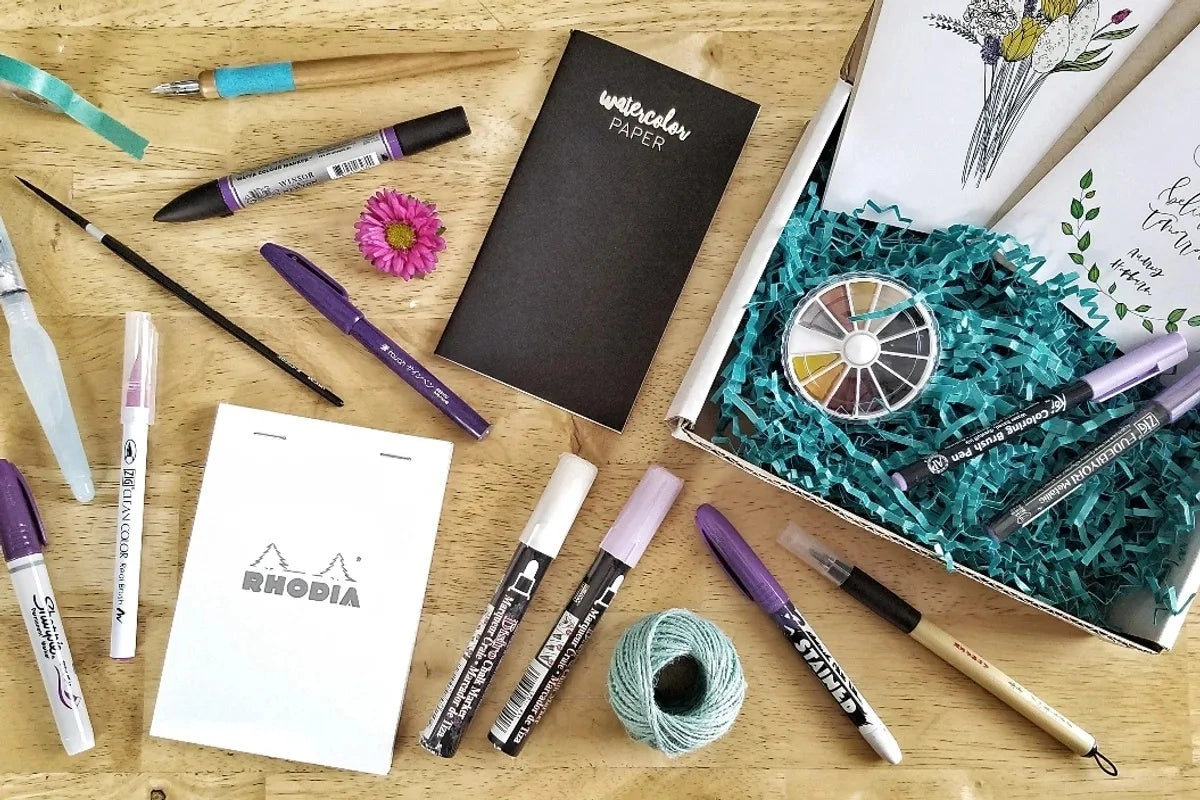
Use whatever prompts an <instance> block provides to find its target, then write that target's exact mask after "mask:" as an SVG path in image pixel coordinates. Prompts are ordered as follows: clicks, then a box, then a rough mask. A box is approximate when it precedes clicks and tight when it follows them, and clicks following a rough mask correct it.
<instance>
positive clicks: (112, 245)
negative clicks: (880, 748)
mask: <svg viewBox="0 0 1200 800" xmlns="http://www.w3.org/2000/svg"><path fill="white" fill-rule="evenodd" d="M17 180H19V181H20V182H21V184H22V185H23V186H24V187H25V188H26V189H28V190H29V191H31V192H33V193H34V194H36V195H37V196H38V197H40V198H42V199H43V200H45V201H46V202H47V203H49V204H50V205H51V206H53V207H54V208H56V209H58V211H59V212H61V213H62V215H63V216H64V217H66V218H67V219H69V220H71V222H74V223H75V224H76V225H78V226H79V227H81V228H83V229H84V230H85V231H87V233H88V235H89V236H91V237H92V238H93V239H95V240H96V241H98V242H99V243H100V244H102V245H104V246H105V247H107V248H108V249H109V250H111V251H112V252H113V253H115V254H116V255H117V257H118V258H120V259H121V260H122V261H124V262H125V263H126V264H128V265H129V266H131V267H133V268H134V269H136V270H137V271H138V272H140V273H142V274H143V275H145V276H146V277H147V278H149V279H150V280H152V281H154V282H155V283H157V284H158V285H159V286H161V287H163V288H164V289H166V290H167V291H168V292H170V293H171V294H173V295H175V296H176V297H178V298H179V299H180V300H182V301H183V302H185V303H187V304H188V305H189V306H191V307H192V308H194V309H196V310H197V311H199V312H200V314H202V315H203V316H204V317H206V318H208V320H209V321H211V322H213V323H215V324H216V325H218V326H219V327H220V328H221V329H222V330H224V331H226V332H228V333H229V334H230V335H231V336H233V338H235V339H237V340H238V341H239V342H241V343H242V344H244V345H246V346H247V347H249V348H250V349H251V350H253V351H254V352H256V353H258V354H259V355H260V356H262V357H263V358H265V359H266V360H267V361H270V362H271V363H272V364H274V365H275V366H277V367H279V368H280V369H281V370H283V371H284V372H286V373H287V374H288V375H291V376H292V377H293V378H295V379H296V380H298V381H300V382H301V383H303V384H304V385H305V386H307V387H308V388H309V389H312V390H313V391H314V392H316V393H317V394H319V395H321V397H323V398H325V399H326V400H328V401H329V402H331V403H333V404H334V405H335V406H341V405H345V403H343V402H342V398H340V397H338V396H337V395H336V394H334V393H333V392H331V391H329V390H328V389H326V388H325V387H324V386H323V385H322V384H321V383H319V382H318V381H317V380H316V379H315V378H313V377H312V376H311V375H309V374H308V373H307V372H304V371H303V370H301V369H298V368H296V367H294V366H292V365H291V363H289V362H288V360H287V359H285V358H284V357H283V356H281V355H279V354H278V353H276V352H275V351H274V350H272V349H271V348H269V347H267V346H266V345H265V344H263V343H262V342H260V341H259V340H258V339H256V338H254V337H253V336H251V335H250V334H249V333H247V332H246V331H245V330H244V329H242V328H241V327H239V326H238V325H236V324H234V323H233V322H232V321H230V319H229V318H228V317H226V316H225V315H224V314H222V313H221V312H219V311H215V310H214V309H213V308H212V306H210V305H208V303H205V302H204V301H203V300H201V299H200V298H199V297H196V295H194V294H192V293H191V292H189V291H188V290H187V289H185V288H183V287H182V286H180V285H179V284H178V283H176V282H175V281H174V280H172V279H171V278H170V277H168V276H167V275H166V274H164V273H163V271H162V270H160V269H159V268H158V267H156V266H154V265H153V264H151V263H150V262H149V261H147V260H146V259H144V258H142V257H141V256H139V255H138V254H137V253H135V252H134V251H133V250H131V249H129V247H127V246H126V245H124V244H122V243H121V241H120V240H119V239H117V238H115V237H113V236H110V235H109V234H107V233H105V232H104V231H102V230H100V229H99V228H97V227H96V226H95V225H93V224H92V223H90V222H88V221H87V220H86V219H84V218H83V217H82V216H80V215H79V214H77V213H75V212H74V211H72V210H71V209H70V208H68V207H67V206H65V205H63V204H62V203H60V202H59V201H57V200H55V199H54V198H53V197H51V196H50V195H48V194H46V193H45V192H43V191H42V190H41V189H39V188H37V187H36V186H34V185H33V184H32V183H30V182H29V181H27V180H25V179H24V178H17Z"/></svg>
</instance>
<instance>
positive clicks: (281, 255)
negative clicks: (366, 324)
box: [261, 242, 350, 298]
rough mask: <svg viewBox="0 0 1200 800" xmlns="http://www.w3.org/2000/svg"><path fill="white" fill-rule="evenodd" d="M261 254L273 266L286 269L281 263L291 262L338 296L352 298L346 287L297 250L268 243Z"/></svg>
mask: <svg viewBox="0 0 1200 800" xmlns="http://www.w3.org/2000/svg"><path fill="white" fill-rule="evenodd" d="M261 252H262V254H263V255H264V256H265V257H266V259H267V260H268V261H270V262H271V263H272V264H274V265H275V266H277V267H279V266H285V267H286V265H285V264H281V263H280V262H281V261H284V260H286V261H290V262H291V263H292V264H295V265H297V266H299V267H300V268H301V269H304V270H306V271H307V272H308V273H309V274H310V275H312V276H313V277H314V278H317V279H318V280H320V281H321V282H323V283H324V284H325V285H326V286H328V287H329V288H330V289H332V290H333V291H334V292H336V293H337V294H339V295H341V296H342V297H346V298H348V297H350V294H349V292H347V291H346V288H345V287H344V286H342V285H341V284H340V283H338V282H337V281H335V280H334V279H333V278H332V277H330V275H329V273H327V272H326V271H325V270H323V269H321V268H320V267H318V266H317V265H316V264H314V263H313V262H311V261H309V260H308V259H307V258H305V257H304V256H302V255H300V254H299V253H297V252H296V251H295V250H291V249H289V248H287V247H284V246H283V245H279V244H274V243H271V242H268V243H267V244H264V245H263V246H262V248H261Z"/></svg>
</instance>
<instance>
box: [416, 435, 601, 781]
mask: <svg viewBox="0 0 1200 800" xmlns="http://www.w3.org/2000/svg"><path fill="white" fill-rule="evenodd" d="M595 479H596V467H595V466H594V465H593V464H591V463H590V462H588V461H585V460H584V459H582V458H580V457H578V456H575V455H571V454H570V453H564V454H563V455H562V456H560V457H559V460H558V467H557V468H556V469H555V470H554V475H552V476H551V478H550V483H549V484H547V485H546V490H545V491H544V492H542V498H541V500H539V501H538V504H537V507H536V508H534V510H533V514H532V515H531V516H530V517H529V522H528V523H527V524H526V525H525V530H524V532H522V533H521V543H520V544H519V545H518V546H517V552H516V553H515V554H514V555H513V557H512V560H511V561H510V562H509V564H508V569H507V570H506V571H505V573H504V577H503V578H502V579H501V580H500V585H499V586H497V587H496V592H495V594H493V595H492V599H491V602H489V603H488V606H487V608H485V609H484V611H483V617H482V618H481V619H480V620H479V625H478V626H477V627H476V628H475V633H474V635H472V636H471V641H470V642H469V643H468V644H467V649H466V650H465V651H463V654H462V658H461V659H460V660H459V662H458V668H457V669H456V670H455V671H454V675H453V676H452V677H451V678H450V682H449V683H448V684H446V690H445V692H443V693H442V698H441V700H440V701H439V702H438V706H437V709H436V710H435V711H434V712H433V716H432V717H430V719H429V724H428V725H426V726H425V730H424V731H422V732H421V746H422V747H424V748H425V749H426V750H428V751H429V752H430V753H433V754H434V755H437V756H442V757H443V758H450V757H452V756H453V755H454V754H455V753H456V752H457V751H458V746H459V745H460V744H461V743H462V737H463V734H465V733H466V731H467V727H468V726H469V725H470V724H471V720H472V718H474V716H475V712H476V711H478V710H479V704H480V703H482V702H483V696H484V694H485V693H486V692H487V689H488V685H489V684H490V683H491V681H492V677H493V676H495V674H496V669H497V668H498V667H499V666H500V662H501V660H502V659H503V658H504V655H505V653H507V652H508V646H509V644H510V643H511V641H512V636H513V634H514V633H515V632H516V630H517V626H518V625H520V624H521V619H522V618H523V617H524V616H525V612H526V610H527V609H528V608H529V605H530V603H531V602H533V596H534V595H535V594H536V593H537V590H538V587H539V586H541V583H542V578H544V577H545V575H546V570H547V569H549V567H550V563H551V562H552V561H553V560H554V558H555V556H557V555H558V551H559V549H560V548H561V547H562V543H563V540H564V539H566V537H567V533H568V531H570V530H571V526H572V525H574V524H575V517H576V516H578V514H579V509H580V507H581V506H582V505H583V501H584V499H586V498H587V495H588V492H589V491H590V490H591V488H592V482H593V481H594V480H595Z"/></svg>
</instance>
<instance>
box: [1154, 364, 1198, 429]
mask: <svg viewBox="0 0 1200 800" xmlns="http://www.w3.org/2000/svg"><path fill="white" fill-rule="evenodd" d="M1152 402H1154V403H1158V404H1159V405H1160V406H1162V407H1163V408H1164V409H1166V411H1167V414H1168V417H1167V423H1168V424H1169V423H1172V422H1176V421H1177V420H1178V419H1179V418H1180V417H1182V416H1183V415H1184V414H1186V413H1188V412H1189V411H1191V410H1192V409H1193V408H1195V407H1196V406H1198V405H1200V369H1193V370H1192V371H1191V372H1189V373H1188V374H1186V375H1184V376H1183V377H1182V378H1180V379H1179V380H1177V381H1175V383H1173V384H1171V385H1170V386H1168V387H1167V388H1166V389H1165V390H1163V391H1161V392H1159V393H1158V394H1157V395H1155V397H1154V400H1153V401H1152Z"/></svg>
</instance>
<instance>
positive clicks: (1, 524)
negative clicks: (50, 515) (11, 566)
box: [0, 458, 47, 561]
mask: <svg viewBox="0 0 1200 800" xmlns="http://www.w3.org/2000/svg"><path fill="white" fill-rule="evenodd" d="M46 544H47V541H46V529H45V527H43V526H42V518H41V516H39V515H38V509H37V504H36V503H34V502H33V493H32V492H30V491H29V484H27V483H26V482H25V476H24V475H22V474H21V471H20V470H19V469H17V468H16V466H14V465H13V464H12V462H10V461H5V460H4V459H2V458H0V550H3V551H4V560H5V561H16V560H17V559H18V558H24V557H25V556H32V555H36V554H38V553H40V552H42V548H43V547H45V546H46Z"/></svg>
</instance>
